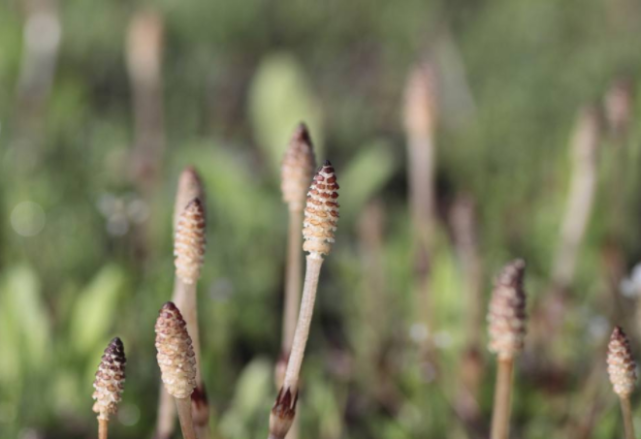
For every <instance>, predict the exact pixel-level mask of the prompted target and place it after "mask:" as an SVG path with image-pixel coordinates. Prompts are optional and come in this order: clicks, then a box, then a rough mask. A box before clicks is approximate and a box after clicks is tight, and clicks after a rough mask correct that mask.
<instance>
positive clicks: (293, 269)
mask: <svg viewBox="0 0 641 439" xmlns="http://www.w3.org/2000/svg"><path fill="white" fill-rule="evenodd" d="M302 228H303V212H302V210H292V209H290V210H289V233H288V243H287V267H286V282H285V305H284V306H285V312H284V316H283V344H282V350H283V353H284V354H285V355H288V354H289V352H290V351H291V349H292V343H293V342H294V332H295V331H296V319H297V317H298V309H299V306H300V290H301V284H302V276H301V274H302V268H303V267H302V265H303V264H302V260H303V258H302V257H301V244H302V241H303V236H302V234H301V231H302ZM281 384H282V383H281Z"/></svg>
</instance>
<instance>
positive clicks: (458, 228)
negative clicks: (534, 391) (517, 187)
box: [450, 195, 485, 429]
mask: <svg viewBox="0 0 641 439" xmlns="http://www.w3.org/2000/svg"><path fill="white" fill-rule="evenodd" d="M450 223H451V225H452V232H453V236H454V245H455V247H456V252H457V255H458V258H459V260H460V262H461V268H462V272H463V279H464V284H465V290H466V294H465V303H466V307H465V313H466V314H465V321H466V323H467V324H466V327H465V348H464V350H463V355H462V357H461V362H460V364H461V366H460V378H461V380H460V387H459V390H458V397H457V411H458V413H459V415H460V416H461V417H462V419H463V420H464V421H465V423H466V424H467V425H468V427H470V428H472V429H478V427H477V426H478V425H479V423H480V422H481V412H480V408H479V405H478V401H479V396H480V395H479V391H480V387H481V380H482V377H483V369H484V364H483V357H482V355H481V334H482V332H483V327H484V324H485V319H484V315H483V262H482V260H481V256H480V252H479V242H478V230H477V223H478V219H477V214H476V206H475V203H474V200H473V199H472V198H471V196H469V195H459V196H457V198H456V199H455V200H454V204H453V206H452V209H451V212H450Z"/></svg>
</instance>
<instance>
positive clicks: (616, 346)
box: [608, 326, 637, 398]
mask: <svg viewBox="0 0 641 439" xmlns="http://www.w3.org/2000/svg"><path fill="white" fill-rule="evenodd" d="M608 375H609V376H610V382H611V383H612V388H613V389H614V393H616V394H617V395H619V396H620V397H623V398H628V397H629V396H630V394H631V393H632V391H633V390H634V386H635V385H636V381H637V373H636V363H635V361H634V359H633V358H632V351H631V349H630V341H629V340H628V337H627V336H626V335H625V333H624V332H623V330H622V329H621V328H620V327H619V326H617V327H615V328H614V331H612V336H611V337H610V343H609V344H608Z"/></svg>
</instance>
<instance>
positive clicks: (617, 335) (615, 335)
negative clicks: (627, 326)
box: [610, 326, 627, 340]
mask: <svg viewBox="0 0 641 439" xmlns="http://www.w3.org/2000/svg"><path fill="white" fill-rule="evenodd" d="M623 338H627V336H626V334H625V332H623V329H621V327H620V326H615V327H614V330H613V331H612V335H611V336H610V340H616V339H623Z"/></svg>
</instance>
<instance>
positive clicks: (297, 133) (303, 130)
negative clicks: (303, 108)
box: [292, 122, 314, 147]
mask: <svg viewBox="0 0 641 439" xmlns="http://www.w3.org/2000/svg"><path fill="white" fill-rule="evenodd" d="M292 140H294V141H298V142H303V143H305V144H307V145H309V146H310V147H313V146H314V145H313V144H312V138H311V136H310V135H309V129H308V128H307V125H305V122H301V123H299V124H298V126H297V127H296V129H295V130H294V135H293V136H292Z"/></svg>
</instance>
